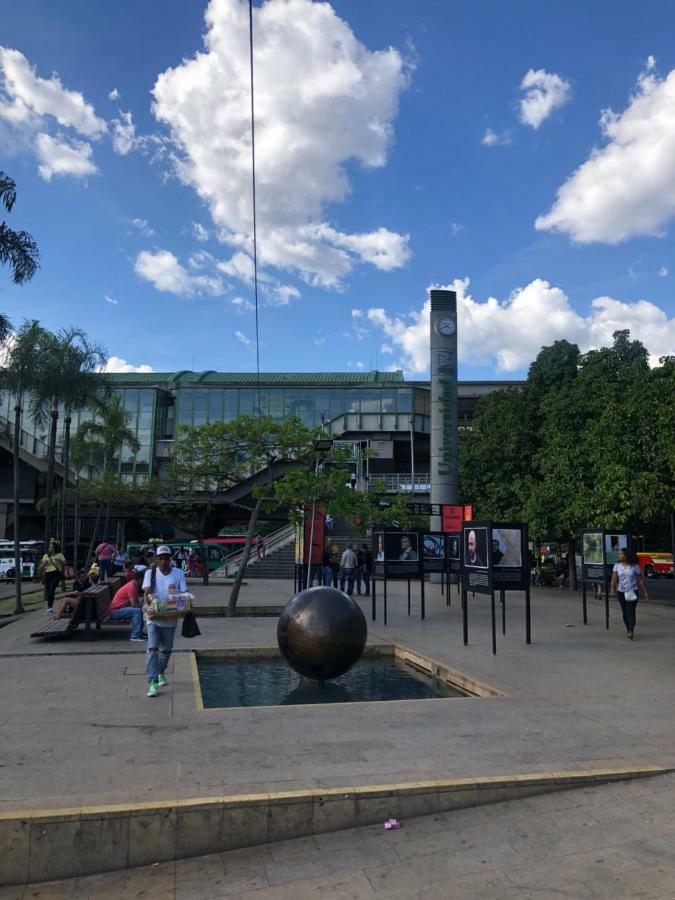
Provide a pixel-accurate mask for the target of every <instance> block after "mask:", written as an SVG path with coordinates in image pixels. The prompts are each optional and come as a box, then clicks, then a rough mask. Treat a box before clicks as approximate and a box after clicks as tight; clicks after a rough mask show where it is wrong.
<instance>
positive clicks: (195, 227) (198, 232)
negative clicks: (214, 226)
mask: <svg viewBox="0 0 675 900" xmlns="http://www.w3.org/2000/svg"><path fill="white" fill-rule="evenodd" d="M192 234H193V235H194V236H195V237H196V238H197V240H198V241H208V239H209V232H208V229H206V228H204V226H203V225H200V224H199V222H193V223H192Z"/></svg>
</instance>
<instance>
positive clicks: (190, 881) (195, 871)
mask: <svg viewBox="0 0 675 900" xmlns="http://www.w3.org/2000/svg"><path fill="white" fill-rule="evenodd" d="M222 897H229V898H241V900H244V898H245V900H305V898H310V897H321V898H324V900H349V898H354V900H360V898H364V900H365V898H376V897H382V898H387V900H413V898H424V900H427V898H428V900H441V898H442V900H446V898H447V900H467V898H480V900H555V898H570V900H596V898H598V900H599V898H611V900H619V898H636V897H640V898H654V900H666V898H672V897H675V776H673V775H665V776H660V777H657V778H649V779H641V780H640V781H638V782H631V783H630V784H624V783H619V784H613V785H604V786H600V787H594V788H584V789H580V790H572V791H566V792H563V793H556V794H545V795H542V796H538V797H530V798H528V799H525V800H518V801H514V802H507V803H495V804H492V805H490V806H483V807H475V808H472V809H464V810H458V811H455V812H452V813H444V814H440V815H436V816H425V817H421V818H417V819H409V820H407V821H404V822H403V823H402V827H401V829H400V830H398V831H384V830H383V828H382V826H381V825H380V826H370V827H367V828H358V829H350V830H347V831H340V832H333V833H330V834H323V835H319V836H317V837H310V838H300V839H298V840H295V841H283V842H280V843H278V844H270V845H268V846H266V847H256V848H252V849H249V850H238V851H234V852H230V853H220V854H213V855H211V856H203V857H199V858H194V859H185V860H178V861H177V862H167V863H161V864H159V865H155V866H144V867H142V868H138V869H131V870H127V871H122V872H111V873H108V874H104V875H96V876H90V877H87V878H79V879H68V880H64V881H61V882H50V883H43V884H36V885H32V886H28V887H8V888H0V900H29V898H42V900H84V898H91V900H133V898H138V900H140V898H142V900H216V898H222Z"/></svg>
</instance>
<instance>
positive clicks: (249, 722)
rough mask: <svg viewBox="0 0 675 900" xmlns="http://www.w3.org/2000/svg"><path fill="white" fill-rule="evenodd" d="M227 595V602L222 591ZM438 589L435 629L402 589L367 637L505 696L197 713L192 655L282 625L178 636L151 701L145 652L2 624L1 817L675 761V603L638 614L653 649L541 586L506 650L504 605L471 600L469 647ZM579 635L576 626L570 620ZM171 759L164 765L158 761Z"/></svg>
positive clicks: (255, 592) (278, 587)
mask: <svg viewBox="0 0 675 900" xmlns="http://www.w3.org/2000/svg"><path fill="white" fill-rule="evenodd" d="M246 591H247V593H246V598H247V602H253V599H254V598H257V600H258V601H259V602H263V601H265V602H267V601H269V600H270V598H272V597H273V598H275V602H276V601H278V600H279V598H283V597H288V596H290V594H291V592H292V584H291V583H289V584H287V585H286V586H285V587H284V585H283V584H279V583H278V582H274V583H272V584H266V583H264V582H260V583H258V582H257V583H256V584H255V585H251V586H249V587H248V588H247V589H246ZM214 596H215V595H214ZM455 597H456V595H453V605H452V606H451V607H450V608H447V607H446V606H445V601H444V599H442V598H441V597H440V593H439V586H437V585H433V586H427V619H426V621H425V622H420V621H419V618H418V615H417V609H418V598H417V596H416V594H415V592H414V591H413V616H412V617H411V618H408V616H407V615H406V613H405V606H406V603H405V585H396V586H394V585H390V591H389V622H390V625H389V627H388V628H386V629H385V628H384V627H383V625H382V620H381V613H380V615H379V617H378V622H377V623H376V624H375V625H373V624H372V623H370V604H369V602H368V598H363V608H364V611H365V612H366V616H367V618H368V621H369V628H370V638H369V639H370V641H371V642H384V643H391V642H397V643H399V644H404V645H406V646H408V647H410V648H412V649H416V650H419V651H421V652H424V653H426V654H427V655H429V656H431V657H433V658H435V659H438V660H440V661H442V662H445V663H447V664H449V665H450V666H452V667H454V668H456V669H459V670H460V671H464V672H467V673H468V674H470V675H472V676H473V677H475V678H477V679H478V680H480V681H483V682H486V683H487V684H489V685H491V686H493V687H495V688H498V689H499V690H500V691H502V692H504V693H505V694H506V695H507V696H505V697H501V698H492V699H460V700H451V701H445V700H432V701H411V702H404V703H394V704H387V703H382V704H367V705H360V704H354V705H346V706H345V705H339V706H332V707H331V706H329V707H318V706H314V707H279V708H267V709H264V708H257V709H236V710H207V711H203V712H201V711H199V710H198V709H197V707H196V703H195V694H194V687H193V683H192V676H191V666H190V655H191V654H190V653H189V652H185V651H190V650H198V649H200V648H205V647H212V648H226V647H237V646H241V647H275V646H276V619H275V618H241V619H227V620H226V619H213V618H203V619H202V621H201V625H202V632H203V634H202V637H201V638H198V639H196V640H195V641H186V640H183V639H182V638H178V640H177V643H176V649H177V651H178V652H177V653H176V654H175V655H174V659H173V662H172V667H171V672H170V685H169V687H168V689H165V690H164V691H163V692H162V695H161V696H160V697H159V698H157V699H156V700H149V699H148V698H146V696H145V679H144V665H145V654H144V650H143V646H142V645H135V644H130V643H128V641H127V640H126V639H125V637H124V636H120V635H114V636H113V635H111V634H110V633H106V632H105V631H103V632H101V636H100V637H99V638H97V639H95V640H92V641H90V642H87V641H84V640H83V639H82V636H81V635H79V634H78V635H77V636H75V637H74V638H73V639H72V640H67V641H56V640H55V641H51V642H46V641H31V640H30V638H29V633H30V631H31V630H32V628H33V625H34V622H35V621H36V618H37V617H39V616H42V615H43V613H41V612H39V613H33V614H32V615H29V616H27V617H26V618H24V619H22V620H21V621H19V622H15V623H13V624H12V625H9V626H7V627H6V628H4V629H1V630H0V678H1V679H2V685H3V693H2V704H1V705H0V727H1V728H2V736H3V760H2V761H3V765H2V767H1V768H0V797H2V802H1V803H0V809H2V810H10V809H17V808H30V807H33V806H34V805H35V804H39V805H40V806H41V807H42V808H50V807H52V808H54V807H59V806H68V807H73V806H78V805H87V804H102V803H124V802H131V801H140V800H150V799H152V800H159V799H169V800H170V799H172V798H178V797H198V796H213V795H219V794H220V795H222V794H223V793H226V794H246V793H251V792H259V791H261V790H262V791H273V790H293V789H298V790H299V789H305V788H307V787H327V786H336V787H339V786H344V785H351V786H354V785H366V784H378V783H383V782H399V783H400V782H406V781H419V780H422V779H433V778H450V777H470V776H475V775H485V774H502V773H519V772H545V771H551V770H560V769H569V768H578V769H583V768H597V767H602V766H610V765H628V764H631V765H632V764H638V763H644V764H659V765H663V766H666V767H669V766H675V719H674V718H673V716H672V709H673V701H674V699H675V687H674V682H675V680H674V678H673V675H674V669H675V661H674V654H673V645H674V642H675V610H673V609H670V608H665V607H652V608H650V607H649V605H648V604H642V603H641V604H640V607H639V611H638V621H639V626H638V631H637V634H638V640H637V641H636V642H635V643H631V642H629V641H627V640H626V639H625V637H624V636H623V627H622V625H621V623H620V618H619V615H618V610H617V609H616V607H615V606H613V608H612V626H611V629H610V631H609V632H607V631H605V628H604V615H603V609H602V607H601V606H600V605H597V604H594V603H591V604H590V607H589V608H590V622H591V624H590V625H588V626H587V627H584V626H583V625H582V624H581V608H580V600H579V598H578V596H575V597H574V599H568V597H567V596H566V595H564V594H563V595H561V592H558V591H556V592H545V591H535V592H534V593H533V601H532V621H533V643H532V645H531V646H529V647H528V646H527V645H526V644H525V641H524V625H523V603H522V600H521V599H520V598H519V595H513V599H509V605H508V630H509V633H508V635H507V636H506V637H502V636H501V635H498V655H497V656H496V657H493V656H492V654H491V648H490V637H489V603H488V602H487V600H486V599H485V598H481V597H478V596H477V597H476V598H475V600H471V610H472V611H471V622H470V645H469V646H468V647H464V646H463V645H462V639H461V616H460V610H459V605H458V603H457V602H456V599H455ZM567 625H573V626H574V627H566V626H567ZM158 758H161V760H162V762H161V763H158V762H157V759H158Z"/></svg>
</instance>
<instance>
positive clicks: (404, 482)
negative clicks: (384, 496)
mask: <svg viewBox="0 0 675 900" xmlns="http://www.w3.org/2000/svg"><path fill="white" fill-rule="evenodd" d="M414 477H415V485H414V489H415V491H419V492H421V493H424V492H428V491H429V490H430V489H431V475H430V473H429V472H415V476H414ZM370 481H371V483H372V482H375V481H380V482H383V483H384V486H385V488H386V490H388V491H412V489H413V476H412V473H410V474H408V473H407V472H403V473H400V472H392V473H387V472H383V473H372V472H371V474H370Z"/></svg>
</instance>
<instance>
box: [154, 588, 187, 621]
mask: <svg viewBox="0 0 675 900" xmlns="http://www.w3.org/2000/svg"><path fill="white" fill-rule="evenodd" d="M148 599H149V601H150V603H149V605H148V607H147V616H148V618H149V619H181V618H182V617H183V616H186V615H187V614H188V613H189V612H191V611H192V601H193V600H194V597H193V596H192V594H190V593H188V592H187V591H185V592H182V593H173V592H172V593H170V594H169V595H168V596H167V597H164V598H162V599H160V598H159V597H155V596H152V595H151V596H150V597H149V598H148Z"/></svg>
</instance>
